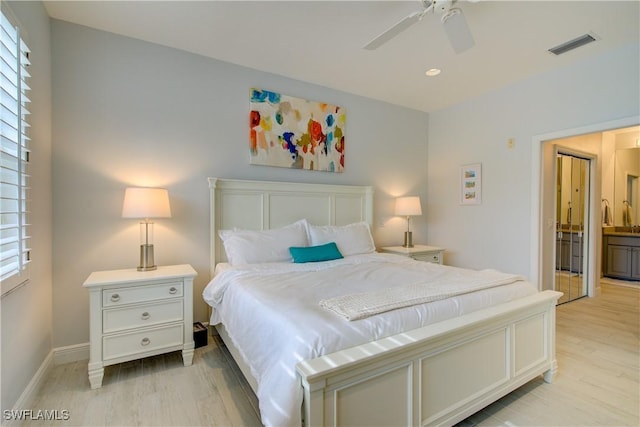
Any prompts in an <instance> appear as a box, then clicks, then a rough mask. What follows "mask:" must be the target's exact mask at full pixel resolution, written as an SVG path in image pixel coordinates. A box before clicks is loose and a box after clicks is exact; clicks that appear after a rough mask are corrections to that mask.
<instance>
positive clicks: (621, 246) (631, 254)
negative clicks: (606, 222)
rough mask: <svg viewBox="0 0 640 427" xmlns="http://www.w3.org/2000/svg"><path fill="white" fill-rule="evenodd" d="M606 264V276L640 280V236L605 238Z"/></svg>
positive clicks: (606, 236)
mask: <svg viewBox="0 0 640 427" xmlns="http://www.w3.org/2000/svg"><path fill="white" fill-rule="evenodd" d="M603 240H604V249H605V254H606V258H605V259H606V264H605V266H604V267H605V268H604V275H605V276H607V277H615V278H618V279H625V280H640V236H638V237H630V236H608V235H605V236H604V239H603Z"/></svg>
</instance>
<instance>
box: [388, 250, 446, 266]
mask: <svg viewBox="0 0 640 427" xmlns="http://www.w3.org/2000/svg"><path fill="white" fill-rule="evenodd" d="M380 252H388V253H392V254H397V255H404V256H408V257H411V258H413V259H415V260H417V261H426V262H432V263H434V264H442V263H443V258H444V248H438V247H436V246H425V245H415V246H414V247H412V248H405V247H404V246H386V247H383V248H380Z"/></svg>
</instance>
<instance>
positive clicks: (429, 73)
mask: <svg viewBox="0 0 640 427" xmlns="http://www.w3.org/2000/svg"><path fill="white" fill-rule="evenodd" d="M440 71H441V70H440V69H439V68H431V69H430V70H427V71H426V72H425V73H424V74H425V75H426V76H429V77H435V76H437V75H438V74H440Z"/></svg>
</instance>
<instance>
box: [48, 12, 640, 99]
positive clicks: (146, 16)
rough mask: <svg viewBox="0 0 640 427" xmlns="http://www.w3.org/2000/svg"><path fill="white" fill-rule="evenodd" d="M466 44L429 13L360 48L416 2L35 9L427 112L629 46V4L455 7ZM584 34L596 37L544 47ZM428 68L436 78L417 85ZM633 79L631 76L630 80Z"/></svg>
mask: <svg viewBox="0 0 640 427" xmlns="http://www.w3.org/2000/svg"><path fill="white" fill-rule="evenodd" d="M458 6H459V7H461V8H462V10H463V11H464V14H465V17H466V20H467V22H468V25H469V27H470V30H471V32H472V34H473V37H474V39H475V46H474V47H473V48H472V49H470V50H468V51H466V52H463V53H461V54H459V55H456V54H455V53H454V52H453V50H452V49H451V46H450V45H449V42H448V39H447V38H446V35H445V33H444V31H443V28H442V24H441V23H440V20H439V16H437V15H432V14H428V15H427V16H426V17H425V18H424V19H423V20H422V21H420V22H418V23H417V24H415V25H413V26H412V27H410V28H409V29H408V30H406V31H404V32H403V33H402V34H400V35H398V36H397V37H395V38H393V39H392V40H391V41H389V42H388V43H386V44H384V45H383V46H382V47H380V48H378V49H377V50H374V51H368V50H364V49H362V47H363V46H364V45H365V44H366V43H367V42H369V41H370V40H371V39H372V38H374V37H375V36H377V35H379V34H380V33H382V32H383V31H385V30H386V29H387V28H389V27H390V26H392V25H393V24H395V23H396V22H397V21H399V20H400V19H402V18H404V17H405V16H406V15H408V14H410V13H412V12H415V11H418V10H421V8H422V5H421V3H420V2H419V1H417V0H415V1H253V2H249V1H171V2H170V1H45V7H46V9H47V11H48V13H49V15H50V16H51V17H52V18H55V19H59V20H63V21H69V22H73V23H76V24H80V25H85V26H88V27H93V28H97V29H100V30H104V31H109V32H112V33H116V34H121V35H125V36H129V37H134V38H137V39H141V40H146V41H149V42H153V43H157V44H160V45H164V46H170V47H173V48H177V49H182V50H185V51H189V52H192V53H196V54H200V55H204V56H208V57H212V58H217V59H220V60H223V61H228V62H231V63H234V64H239V65H243V66H246V67H250V68H254V69H257V70H261V71H266V72H271V73H275V74H279V75H283V76H287V77H291V78H294V79H298V80H302V81H306V82H311V83H315V84H319V85H322V86H325V87H330V88H334V89H338V90H342V91H346V92H350V93H355V94H358V95H362V96H366V97H370V98H374V99H379V100H382V101H387V102H390V103H393V104H397V105H402V106H406V107H409V108H413V109H416V110H421V111H426V112H429V111H434V110H438V109H441V108H445V107H447V106H450V105H453V104H456V103H459V102H461V101H463V100H465V99H469V98H472V97H475V96H478V95H480V94H482V93H485V92H488V91H490V90H493V89H495V88H498V87H501V86H504V85H507V84H510V83H512V82H515V81H518V80H521V79H525V78H527V77H529V76H531V75H534V74H538V73H541V72H544V71H546V70H550V69H553V68H557V67H563V66H566V65H567V64H570V63H572V62H574V61H579V60H581V59H584V58H586V57H588V56H591V55H596V54H598V53H601V52H603V51H605V50H608V49H612V48H615V47H617V46H621V45H624V44H627V43H633V42H636V43H637V42H638V41H640V33H639V31H640V2H639V1H637V0H636V1H622V2H614V1H478V0H476V1H474V2H467V1H459V2H458ZM587 32H591V33H594V34H595V35H597V36H598V37H599V40H598V41H596V42H594V43H591V44H589V45H586V46H583V47H580V48H578V49H576V50H573V51H571V52H569V53H566V54H564V55H561V56H555V55H553V54H551V53H549V52H547V49H549V48H551V47H554V46H556V45H558V44H560V43H563V42H566V41H568V40H571V39H573V38H575V37H578V36H580V35H582V34H585V33H587ZM433 67H437V68H440V69H442V73H441V74H440V75H439V76H437V77H432V78H427V77H425V75H424V72H425V71H426V70H427V69H429V68H433ZM639 78H640V77H639Z"/></svg>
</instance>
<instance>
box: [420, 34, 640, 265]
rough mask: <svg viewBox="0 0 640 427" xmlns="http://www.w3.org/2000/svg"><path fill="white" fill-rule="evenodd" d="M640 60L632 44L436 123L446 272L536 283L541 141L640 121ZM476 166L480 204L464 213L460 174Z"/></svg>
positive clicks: (434, 221) (438, 227) (433, 119)
mask: <svg viewBox="0 0 640 427" xmlns="http://www.w3.org/2000/svg"><path fill="white" fill-rule="evenodd" d="M639 52H640V48H639V45H638V44H637V43H636V44H632V45H629V46H626V47H623V48H620V49H617V50H614V51H609V52H606V53H604V54H601V55H598V56H596V57H592V58H588V59H586V60H583V61H580V62H579V63H576V64H574V65H572V66H570V67H566V68H563V69H560V70H556V71H552V72H547V73H543V74H540V75H537V76H534V77H532V78H530V79H527V80H525V81H522V82H519V83H516V84H512V85H509V86H507V87H504V88H502V89H499V90H496V91H493V92H491V93H488V94H486V95H484V96H481V97H478V98H476V99H472V100H470V101H468V102H465V103H462V104H459V105H456V106H454V107H451V108H448V109H445V110H441V111H437V112H434V113H431V114H429V150H428V162H427V164H428V181H427V185H428V191H427V200H430V201H434V202H433V203H430V204H429V205H428V208H427V211H426V217H427V221H428V224H429V225H428V230H427V231H428V238H429V242H430V243H432V244H438V245H442V246H444V247H446V248H447V255H446V257H445V261H446V262H447V263H449V264H453V265H458V266H465V267H470V268H497V269H501V270H504V271H509V272H513V273H520V274H524V275H526V276H530V274H531V271H530V268H531V266H530V262H531V261H530V260H531V256H532V254H531V247H532V241H531V240H532V238H531V230H532V226H533V224H532V219H531V211H532V208H537V206H535V204H536V203H537V202H532V200H531V197H532V196H531V194H532V191H531V189H532V184H534V183H533V182H532V176H533V175H534V174H533V170H534V168H535V167H539V166H538V165H534V164H532V159H531V157H532V150H534V149H536V150H538V149H540V147H533V145H532V144H533V141H534V140H535V137H536V136H540V135H546V134H551V133H555V132H560V131H563V130H565V129H572V128H579V127H584V126H587V125H593V124H598V123H604V122H607V121H613V120H617V119H622V118H627V117H632V116H636V117H637V116H639V115H640V78H639V77H638V76H639V75H640V69H639V64H640V58H639ZM569 54H570V53H568V55H569ZM509 138H514V140H515V147H514V148H513V149H509V148H507V141H508V139H509ZM536 143H537V144H538V145H540V143H539V141H538V142H536ZM475 162H481V163H482V174H483V175H482V178H483V184H482V191H483V200H482V204H481V205H479V206H460V205H459V202H458V199H459V185H460V179H459V170H460V165H463V164H465V163H475ZM551 194H553V192H551ZM532 203H533V204H534V206H532ZM551 250H552V248H547V249H546V250H545V251H547V252H550V251H551Z"/></svg>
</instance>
